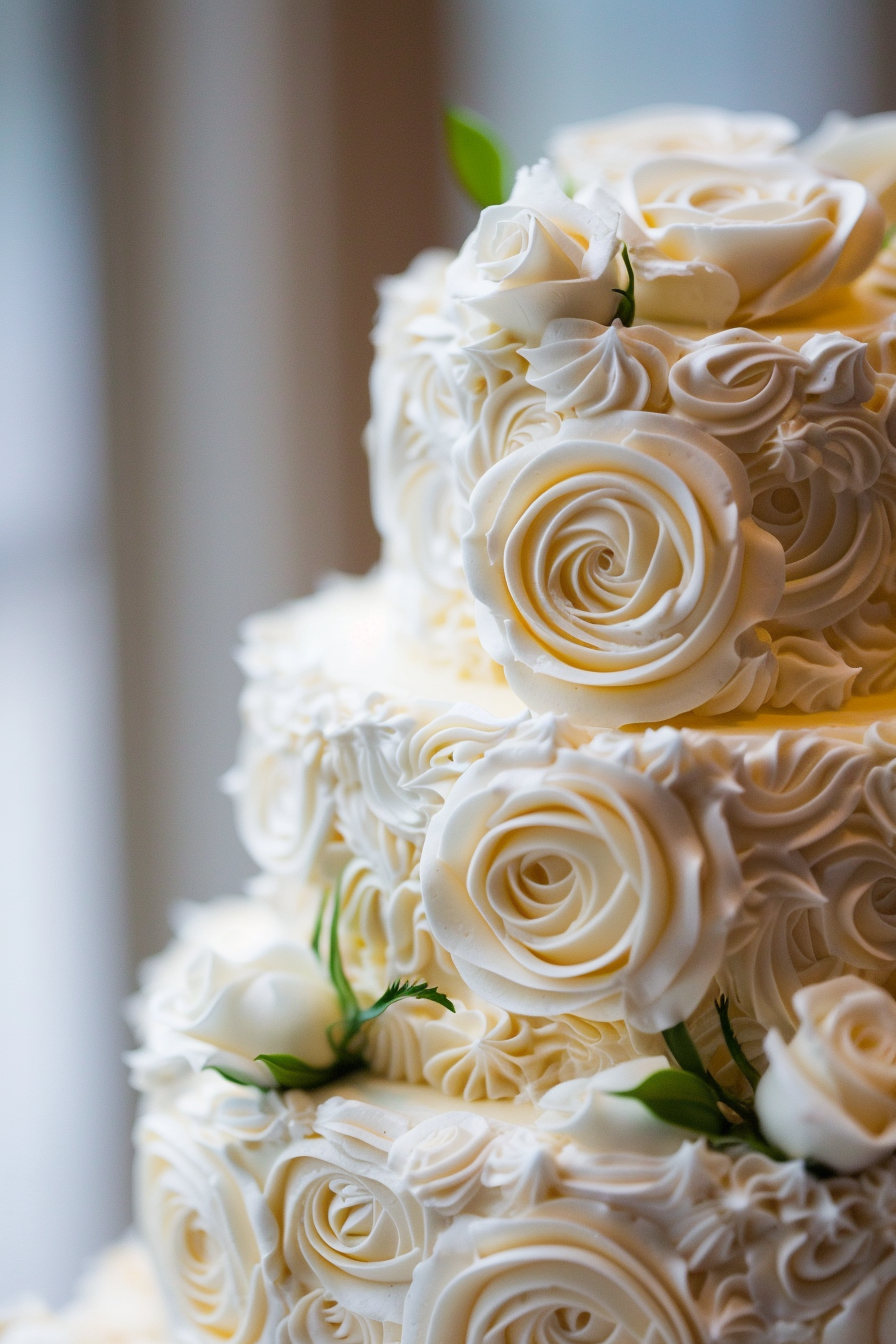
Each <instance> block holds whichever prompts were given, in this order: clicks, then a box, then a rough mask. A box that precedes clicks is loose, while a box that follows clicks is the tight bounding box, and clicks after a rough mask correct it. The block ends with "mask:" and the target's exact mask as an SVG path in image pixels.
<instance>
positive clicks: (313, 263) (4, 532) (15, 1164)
mask: <svg viewBox="0 0 896 1344" xmlns="http://www.w3.org/2000/svg"><path fill="white" fill-rule="evenodd" d="M356 6H357V8H356ZM365 10H366V13H365V16H364V22H366V23H367V25H368V31H367V32H366V34H365V32H364V31H363V24H361V23H360V20H361V17H362V16H361V11H360V0H120V2H119V3H116V2H115V0H105V2H104V0H96V2H93V0H0V1299H3V1298H5V1297H8V1296H10V1295H12V1294H14V1293H18V1292H20V1291H22V1290H24V1289H26V1288H31V1289H35V1290H37V1291H39V1292H41V1293H44V1294H46V1295H48V1296H49V1297H50V1298H51V1300H54V1301H59V1300H61V1299H62V1298H63V1297H64V1296H65V1294H66V1293H67V1292H68V1291H69V1289H70V1286H71V1283H72V1279H73V1276H74V1275H75V1274H76V1272H77V1271H78V1269H79V1267H80V1266H81V1264H82V1263H83V1261H84V1258H85V1257H86V1256H88V1255H89V1254H90V1253H92V1252H93V1251H94V1250H96V1249H97V1247H98V1246H99V1245H100V1244H101V1243H102V1242H103V1241H104V1240H105V1239H106V1238H107V1237H109V1236H112V1235H114V1234H115V1233H116V1232H117V1231H118V1230H120V1229H121V1228H122V1227H123V1226H124V1225H125V1223H126V1221H127V1217H128V1213H127V1207H128V1205H127V1179H128V1177H127V1165H128V1156H127V1126H128V1115H129V1102H128V1098H127V1093H126V1088H125V1084H124V1080H123V1072H122V1069H121V1066H120V1063H119V1054H120V1050H121V1048H122V1045H123V1041H124V1034H123V1031H122V1029H121V1028H120V1026H119V1022H118V1016H117V1010H118V1003H119V1001H120V999H121V997H122V995H123V993H124V992H125V989H126V987H127V986H128V985H129V984H130V983H131V979H132V964H133V961H134V960H135V959H136V958H137V957H138V956H140V955H144V954H145V953H147V952H149V951H151V950H153V949H155V948H158V947H159V946H160V945H161V942H162V941H163V939H164V936H165V911H166V909H167V907H168V906H169V904H170V903H171V902H172V901H175V900H183V899H187V898H193V899H204V898H207V897H209V896H211V895H213V894H215V893H218V892H221V891H224V890H236V889H239V886H240V884H241V882H242V881H243V880H244V878H245V877H246V876H247V875H248V873H249V871H250V867H249V864H248V861H247V860H246V859H245V857H244V856H243V855H242V854H241V852H240V850H239V847H238V845H237V843H236V840H235V838H234V835H233V829H232V823H231V819H230V814H229V809H228V806H227V804H226V802H225V801H224V800H223V799H222V798H221V797H220V795H219V794H218V792H217V789H216V780H217V778H218V776H219V775H220V774H221V773H222V772H223V770H224V769H226V767H227V766H228V764H229V763H230V760H231V756H232V751H233V744H234V739H235V735H236V731H237V720H236V712H235V702H236V695H237V691H238V686H239V679H238V676H237V674H236V672H235V669H234V668H233V666H232V664H231V663H230V661H229V652H230V650H231V648H232V646H233V644H234V642H235V635H236V629H237V625H238V623H239V621H240V620H241V619H242V618H243V617H244V616H246V615H248V614H249V613H250V612H251V611H252V610H253V609H255V608H257V607H259V606H263V605H266V604H271V603H274V602H276V601H279V600H283V599H285V598H287V597H289V596H291V595H298V594H299V593H301V592H307V591H308V590H309V589H310V588H311V587H312V586H313V584H314V581H315V579H316V577H317V576H318V575H319V574H320V573H321V572H323V571H324V570H326V569H328V568H332V567H334V566H343V567H350V568H351V567H353V568H359V567H363V565H364V563H366V562H367V561H368V560H369V558H370V556H371V554H372V544H371V536H370V525H369V520H368V519H367V517H366V515H365V512H364V508H365V506H364V489H365V487H364V484H363V478H362V472H363V464H362V459H361V455H360V452H359V449H358V447H357V437H358V434H357V431H358V427H359V423H360V417H361V416H362V415H363V397H364V391H363V376H364V361H365V358H366V356H365V347H364V344H363V337H362V330H363V329H364V328H366V326H367V325H368V324H369V319H370V312H371V300H370V297H369V296H370V279H371V277H372V275H373V274H376V272H377V269H380V270H381V269H384V268H387V267H393V268H394V267H397V266H400V265H402V264H403V263H404V262H406V261H407V260H409V259H410V256H409V249H412V247H416V246H419V245H421V244H422V243H424V242H438V241H457V240H458V235H459V233H460V232H461V231H462V229H463V227H464V222H465V220H467V219H468V218H469V215H468V214H467V212H466V210H465V207H464V205H463V203H462V202H460V200H459V198H458V197H457V196H456V194H454V193H453V192H452V191H451V190H450V189H449V188H445V186H444V181H445V179H444V177H443V178H442V179H441V180H442V183H443V187H442V190H441V193H440V191H439V186H438V183H439V177H438V174H437V172H436V169H435V168H434V167H433V166H432V160H433V159H434V158H435V156H436V154H437V136H436V130H435V109H436V108H437V105H438V103H439V101H440V100H441V99H443V98H450V99H452V100H456V101H461V102H464V103H467V104H469V105H471V106H473V107H476V108H478V109H479V110H481V111H482V112H484V113H485V114H486V115H488V116H490V117H492V118H493V119H494V120H495V121H496V122H497V123H498V124H499V126H500V127H501V128H502V129H503V131H504V133H505V135H506V138H507V139H508V141H509V142H510V144H511V146H512V148H513V149H514V151H515V153H516V154H517V156H518V158H519V159H520V160H528V159H532V158H533V157H535V156H537V154H538V152H539V150H540V148H541V146H542V144H543V141H544V138H545V136H546V134H547V132H548V131H549V130H550V128H551V127H552V126H553V125H555V124H556V123H558V122H561V121H566V120H573V119H576V118H581V117H586V116H588V115H596V114H601V113H608V112H612V111H616V110H619V109H622V108H625V107H627V106H631V105H636V104H639V103H645V102H656V101H665V100H682V101H683V100H689V101H715V102H719V103H723V104H726V105H728V106H731V107H735V108H739V109H752V108H768V109H770V110H774V111H778V112H783V113H786V114H788V115H790V116H792V117H793V118H795V119H796V120H797V121H798V122H799V123H800V124H801V125H802V127H803V128H804V130H807V131H808V130H811V129H813V127H814V125H815V124H816V123H817V121H818V120H819V118H820V116H821V115H822V114H823V113H824V112H825V111H826V110H827V109H828V108H829V107H831V106H837V107H841V108H844V109H846V110H848V111H850V112H853V113H863V112H867V111H871V110H875V109H876V108H878V107H882V106H887V105H888V104H889V102H890V100H891V98H892V97H893V90H890V89H888V88H887V83H886V81H887V79H888V78H892V76H891V74H890V73H889V70H888V64H887V60H886V55H887V52H888V50H892V48H891V47H888V45H887V42H886V37H887V32H886V28H887V21H888V20H887V15H888V14H889V10H890V6H889V5H888V3H887V0H881V3H880V4H875V3H872V0H784V2H782V0H775V2H773V0H751V3H745V2H744V0H679V3H676V4H674V5H673V4H669V3H668V0H628V2H627V3H625V4H620V3H619V2H618V0H550V3H548V2H547V0H442V3H441V4H436V3H430V4H426V3H424V0H412V2H410V3H409V0H394V3H393V0H383V3H380V4H378V5H377V6H375V7H372V8H367V7H365ZM356 20H357V21H358V22H356ZM371 24H374V25H379V26H380V28H381V31H380V28H377V27H374V29H373V37H374V38H376V37H377V36H378V37H379V38H381V42H380V47H381V50H379V54H377V46H376V41H374V42H373V46H372V47H371V30H370V25H371ZM371 53H372V54H371ZM377 61H379V62H380V64H379V65H378V64H377ZM371 63H372V66H371ZM368 67H371V68H368ZM359 71H360V72H361V73H362V74H364V75H365V77H366V79H367V86H368V93H369V95H370V97H371V103H370V109H372V111H370V109H367V110H365V109H364V108H361V109H360V110H359V109H358V106H356V103H355V102H354V101H353V99H356V98H358V97H360V95H358V93H357V89H356V87H355V86H356V84H357V83H358V80H357V78H356V76H357V74H358V72H359ZM377 79H380V80H381V87H378V86H377V82H376V81H377ZM421 81H422V82H421ZM427 100H428V101H427ZM421 109H422V110H421ZM427 109H429V111H427ZM368 111H370V115H369V116H368ZM430 113H431V114H432V116H431V120H432V123H433V124H432V126H430V125H429V123H428V122H427V124H426V125H424V126H422V128H417V127H415V126H413V125H410V126H409V125H408V124H407V122H408V121H409V120H411V121H412V120H413V118H414V117H415V116H420V117H421V118H423V120H424V121H425V120H426V117H427V116H429V115H430ZM390 117H391V118H392V122H391V129H390V123H389V118H390ZM368 124H369V126H370V127H372V128H373V129H372V130H371V131H370V134H369V135H368V137H367V139H366V140H365V139H364V135H365V133H366V130H367V127H368ZM418 129H419V130H420V136H421V137H422V140H421V141H420V143H421V144H423V142H424V141H425V147H424V148H423V149H421V148H420V146H419V145H418V148H417V153H418V160H419V161H417V162H412V161H411V159H410V158H409V157H407V155H409V154H410V152H411V150H410V149H408V150H404V149H402V148H401V146H402V145H403V144H404V140H402V136H405V137H406V138H407V143H408V145H410V146H411V148H413V144H414V143H415V142H414V135H415V134H416V133H417V130H418ZM377 136H379V137H380V139H379V140H377V138H376V137H377ZM396 145H398V146H399V151H400V152H399V151H396ZM135 146H136V149H135ZM346 146H348V148H346ZM402 155H405V157H404V158H403V157H402ZM380 160H381V164H382V166H381V167H380V166H379V162H378V161H380ZM427 174H428V176H427ZM396 184H398V187H402V184H403V188H402V189H403V190H404V191H405V192H406V193H407V195H406V197H404V198H401V197H398V196H396V195H395V192H396V190H397V189H398V187H396ZM377 191H379V193H380V196H379V204H378V205H377V206H376V207H375V208H374V206H372V205H371V201H372V200H373V199H374V197H375V196H376V193H377ZM415 191H419V192H420V195H421V211H420V213H419V218H418V216H417V215H416V214H415V208H416V207H415V205H414V198H413V193H414V192H415ZM423 197H425V198H426V199H425V200H423ZM390 200H392V201H398V207H397V209H396V210H395V211H393V216H392V217H391V222H390V213H389V210H390ZM412 217H413V219H412ZM405 226H407V227H405ZM412 226H413V227H412ZM371 237H372V238H373V241H374V243H375V244H376V246H371V245H370V239H371ZM355 263H357V264H355Z"/></svg>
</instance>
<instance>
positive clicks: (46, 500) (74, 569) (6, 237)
mask: <svg viewBox="0 0 896 1344" xmlns="http://www.w3.org/2000/svg"><path fill="white" fill-rule="evenodd" d="M93 19H94V15H93V14H92V12H91V10H90V7H89V6H88V5H87V4H86V3H82V0H0V1301H2V1299H3V1298H4V1297H6V1296H8V1295H10V1294H12V1293H14V1292H18V1291H20V1290H23V1289H25V1288H26V1287H33V1288H34V1289H39V1290H41V1291H42V1292H45V1293H47V1294H49V1295H50V1296H51V1297H53V1298H59V1297H60V1296H62V1295H63V1294H65V1293H66V1292H67V1291H68V1290H69V1287H70V1285H71V1280H72V1277H73V1275H74V1274H75V1273H76V1272H77V1271H78V1270H79V1269H80V1267H81V1264H82V1262H83V1259H84V1255H85V1253H87V1252H88V1251H89V1250H91V1249H93V1248H94V1247H96V1246H98V1245H99V1244H101V1243H102V1241H103V1240H105V1239H106V1238H107V1237H110V1236H112V1235H114V1234H115V1233H117V1232H118V1231H119V1230H120V1229H121V1228H122V1227H123V1226H125V1225H126V1222H127V1217H128V1200H127V1189H126V1185H125V1181H124V1179H123V1178H124V1174H125V1172H126V1170H127V1163H128V1153H127V1130H128V1115H129V1110H130V1106H129V1101H128V1097H127V1088H126V1084H125V1079H124V1076H123V1073H122V1070H121V1066H120V1063H119V1057H120V1053H121V1050H122V1048H123V1046H124V1044H125V1033H124V1030H123V1027H122V1024H121V1018H120V1000H121V998H122V996H123V994H124V992H125V989H126V987H127V984H128V982H129V978H130V977H129V974H128V968H127V946H126V936H125V923H126V917H127V916H126V906H125V900H124V887H123V883H122V865H121V835H120V829H119V804H118V784H119V773H118V764H117V762H118V737H117V688H116V677H115V662H116V658H115V640H114V613H113V580H112V572H111V566H110V548H109V542H108V511H107V494H106V488H105V486H106V481H105V464H106V420H105V405H104V391H105V370H104V360H103V315H102V284H101V246H100V191H99V163H98V156H97V146H98V137H97V129H98V126H97V112H98V109H97V100H96V95H97V74H98V72H97V63H96V57H97V47H96V36H97V34H96V29H95V26H94V23H93Z"/></svg>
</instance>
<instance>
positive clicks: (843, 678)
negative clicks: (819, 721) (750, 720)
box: [767, 631, 859, 714]
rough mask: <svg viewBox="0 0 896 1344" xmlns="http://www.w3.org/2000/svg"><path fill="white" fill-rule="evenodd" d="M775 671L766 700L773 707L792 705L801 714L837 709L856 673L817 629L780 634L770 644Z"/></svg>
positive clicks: (849, 690)
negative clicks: (771, 689)
mask: <svg viewBox="0 0 896 1344" xmlns="http://www.w3.org/2000/svg"><path fill="white" fill-rule="evenodd" d="M772 650H773V652H774V657H775V660H776V662H777V669H778V675H777V678H776V680H775V685H774V689H773V691H772V693H771V694H770V695H769V696H768V697H767V703H768V704H770V705H771V706H772V708H773V709H788V708H791V707H792V708H794V709H799V710H801V711H802V712H803V713H804V714H818V713H819V712H820V711H821V710H823V709H839V708H840V706H841V705H842V704H843V703H844V701H845V700H848V699H849V696H850V695H851V693H852V689H853V686H854V685H855V681H856V678H857V676H858V674H859V669H858V668H857V667H851V666H850V665H849V663H847V662H846V661H845V660H844V658H843V656H842V654H840V652H839V651H838V650H837V649H832V648H831V646H830V644H828V642H827V640H826V639H825V637H824V635H822V634H820V633H818V632H817V631H816V632H814V633H813V634H807V635H782V636H781V638H780V639H776V640H775V641H774V642H773V644H772Z"/></svg>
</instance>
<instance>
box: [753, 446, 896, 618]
mask: <svg viewBox="0 0 896 1344" xmlns="http://www.w3.org/2000/svg"><path fill="white" fill-rule="evenodd" d="M765 456H766V455H765V452H764V451H763V452H761V453H759V454H758V455H757V457H756V459H755V461H754V462H751V464H750V469H749V470H750V483H751V486H752V490H753V517H754V519H755V520H756V522H757V523H758V524H759V526H760V527H761V528H763V529H764V530H765V531H767V532H768V533H769V534H770V535H771V536H773V537H775V538H777V540H778V541H779V542H780V543H781V546H782V547H783V550H784V559H785V584H784V593H783V595H782V597H781V602H780V605H779V607H778V610H777V612H776V619H777V620H778V621H779V622H786V627H787V628H788V629H789V630H818V629H821V628H822V627H824V626H828V625H833V624H834V622H835V621H839V620H841V619H842V618H843V617H845V616H848V615H849V614H850V613H851V612H853V611H855V610H856V609H857V608H858V607H859V606H860V605H861V604H862V603H863V602H864V601H865V599H866V598H868V597H870V596H871V594H872V593H873V592H874V590H875V589H876V588H877V586H878V584H879V583H880V580H881V578H882V577H883V575H884V572H885V570H886V567H887V563H888V561H889V558H890V549H891V546H892V530H891V524H890V519H889V516H888V511H887V507H886V503H885V501H884V499H883V498H882V497H881V495H880V494H878V493H877V491H876V490H866V491H864V492H862V493H861V494H854V493H853V492H852V491H850V490H841V491H839V492H838V493H835V492H834V491H833V490H832V489H831V485H830V481H829V480H828V477H827V475H826V473H825V472H822V471H816V472H814V473H813V474H812V475H811V476H809V477H808V478H806V479H804V480H801V481H792V480H789V479H788V477H787V476H786V475H785V473H784V472H783V471H782V470H780V469H778V468H776V467H775V466H773V465H771V464H770V463H768V462H766V461H765Z"/></svg>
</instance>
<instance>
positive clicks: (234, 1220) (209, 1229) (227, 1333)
mask: <svg viewBox="0 0 896 1344" xmlns="http://www.w3.org/2000/svg"><path fill="white" fill-rule="evenodd" d="M135 1142H136V1147H137V1165H136V1175H135V1195H136V1202H137V1220H138V1224H139V1227H140V1232H141V1235H142V1236H143V1238H144V1240H145V1241H146V1244H147V1246H148V1247H149V1250H150V1253H151V1255H152V1259H153V1263H154V1265H155V1269H156V1272H157V1274H158V1276H159V1281H160V1283H161V1286H162V1290H163V1292H164V1294H165V1298H166V1301H167V1304H168V1309H169V1312H170V1314H171V1317H172V1319H173V1321H174V1322H175V1325H176V1328H177V1329H178V1331H179V1333H178V1338H179V1339H189V1340H196V1341H207V1344H216V1342H217V1341H220V1340H222V1339H227V1340H231V1341H233V1344H273V1341H274V1338H275V1336H276V1333H277V1328H278V1326H279V1324H280V1322H281V1320H282V1318H283V1315H284V1307H283V1302H282V1299H281V1297H280V1295H279V1292H278V1291H277V1289H276V1288H275V1287H274V1285H273V1284H272V1283H271V1281H270V1278H269V1276H268V1275H267V1273H266V1272H265V1269H264V1265H265V1263H266V1260H267V1257H268V1256H269V1254H270V1253H271V1252H272V1251H273V1250H274V1248H275V1247H276V1243H277V1227H276V1224H275V1222H274V1219H273V1218H272V1216H271V1213H270V1211H269V1209H268V1208H267V1206H266V1204H265V1203H264V1199H263V1197H262V1192H261V1190H260V1189H259V1187H258V1184H257V1182H256V1180H255V1179H254V1177H253V1176H252V1174H251V1173H250V1171H249V1169H248V1167H247V1166H246V1165H244V1164H243V1163H241V1162H240V1160H239V1154H238V1151H237V1149H236V1146H235V1145H231V1144H228V1143H226V1142H221V1141H220V1139H219V1138H218V1137H217V1136H215V1135H214V1133H213V1131H211V1130H210V1129H209V1128H207V1127H206V1126H204V1125H202V1124H201V1123H200V1121H199V1120H198V1119H195V1118H193V1117H190V1116H189V1115H186V1114H184V1113H182V1112H181V1111H178V1110H175V1109H172V1110H170V1111H163V1112H157V1113H150V1114H148V1115H146V1116H144V1117H143V1118H142V1119H141V1120H140V1122H139V1124H138V1126H137V1132H136V1136H135Z"/></svg>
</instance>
